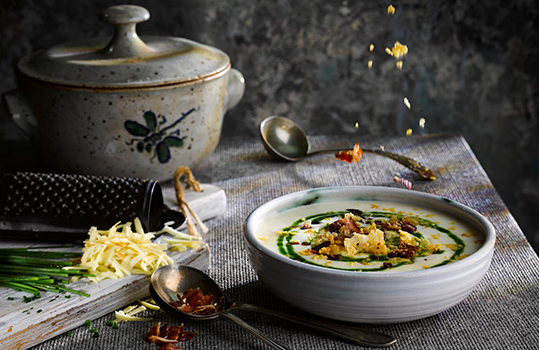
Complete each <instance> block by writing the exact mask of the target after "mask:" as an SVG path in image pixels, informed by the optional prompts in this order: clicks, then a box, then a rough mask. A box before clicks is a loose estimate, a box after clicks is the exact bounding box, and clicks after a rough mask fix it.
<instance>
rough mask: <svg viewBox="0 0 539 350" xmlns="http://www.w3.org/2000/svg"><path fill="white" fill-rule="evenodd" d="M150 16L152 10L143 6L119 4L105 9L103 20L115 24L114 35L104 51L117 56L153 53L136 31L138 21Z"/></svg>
mask: <svg viewBox="0 0 539 350" xmlns="http://www.w3.org/2000/svg"><path fill="white" fill-rule="evenodd" d="M149 18H150V12H148V10H146V9H145V8H144V7H141V6H135V5H117V6H112V7H109V8H107V9H105V10H103V12H102V13H101V20H102V21H104V22H107V23H111V24H114V26H115V31H114V37H113V38H112V40H111V41H110V42H109V44H108V45H107V46H106V47H105V48H104V49H103V51H104V52H105V53H106V54H107V55H109V56H112V57H117V58H136V57H145V56H149V55H151V54H152V50H151V49H150V48H149V47H148V46H147V45H146V44H145V43H144V41H142V39H140V38H139V36H138V35H137V31H136V25H137V23H140V22H144V21H147V20H148V19H149Z"/></svg>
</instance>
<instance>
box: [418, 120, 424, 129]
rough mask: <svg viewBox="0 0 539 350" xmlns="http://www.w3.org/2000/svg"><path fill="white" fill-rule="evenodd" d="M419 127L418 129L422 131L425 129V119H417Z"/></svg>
mask: <svg viewBox="0 0 539 350" xmlns="http://www.w3.org/2000/svg"><path fill="white" fill-rule="evenodd" d="M419 127H420V128H421V129H424V128H425V118H421V119H419Z"/></svg>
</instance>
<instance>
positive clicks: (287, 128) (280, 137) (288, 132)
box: [260, 116, 311, 162]
mask: <svg viewBox="0 0 539 350" xmlns="http://www.w3.org/2000/svg"><path fill="white" fill-rule="evenodd" d="M260 136H261V137H262V142H263V144H264V147H265V148H266V150H267V151H268V152H269V153H270V154H271V155H273V156H274V157H277V158H280V159H284V160H288V161H291V162H294V161H298V160H300V159H303V158H305V157H306V156H307V154H308V153H309V151H310V149H311V147H310V144H309V141H308V140H307V136H306V135H305V133H304V132H303V130H302V129H301V128H300V127H299V126H298V125H297V124H296V123H294V122H293V121H292V120H290V119H288V118H284V117H279V116H272V117H268V118H266V119H264V120H263V121H262V123H260Z"/></svg>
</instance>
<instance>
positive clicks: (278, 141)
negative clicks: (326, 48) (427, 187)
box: [260, 116, 436, 180]
mask: <svg viewBox="0 0 539 350" xmlns="http://www.w3.org/2000/svg"><path fill="white" fill-rule="evenodd" d="M260 136H261V137H262V143H263V144H264V148H265V149H266V150H267V151H268V153H269V154H270V155H272V156H273V157H275V158H277V159H279V160H285V161H289V162H296V161H299V160H302V159H304V158H307V157H310V156H315V155H319V154H328V153H337V152H339V151H342V149H325V150H318V151H314V152H311V146H310V144H309V140H308V138H307V135H306V134H305V133H304V132H303V130H302V129H301V128H300V127H299V125H297V124H296V123H294V122H293V121H292V120H290V119H288V118H285V117H281V116H271V117H268V118H266V119H264V120H263V121H262V122H261V123H260ZM361 150H362V152H364V153H372V154H377V155H379V156H382V157H386V158H389V159H392V160H394V161H396V162H398V163H400V164H401V165H404V166H405V167H407V168H408V169H410V170H412V171H414V172H416V173H417V174H419V176H421V177H422V178H423V179H426V180H435V179H436V177H435V176H434V174H433V173H432V171H431V170H430V169H429V168H427V167H426V166H424V165H422V164H421V163H419V162H418V161H416V160H414V159H412V158H409V157H406V156H403V155H401V154H396V153H392V152H387V151H384V150H382V149H368V148H361Z"/></svg>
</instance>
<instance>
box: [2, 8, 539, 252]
mask: <svg viewBox="0 0 539 350" xmlns="http://www.w3.org/2000/svg"><path fill="white" fill-rule="evenodd" d="M120 3H134V4H138V5H142V6H144V7H146V8H147V9H148V10H150V12H151V14H152V17H151V18H150V20H149V21H148V22H146V23H143V24H140V25H139V26H138V32H139V34H141V35H144V34H147V35H164V36H181V37H186V38H189V39H193V40H196V41H199V42H202V43H206V44H209V45H212V46H216V47H218V48H220V49H222V50H223V51H225V52H227V53H228V54H229V56H230V57H231V60H232V63H233V65H234V66H235V67H236V68H238V69H239V70H240V71H242V72H243V74H244V75H245V77H246V80H247V88H246V93H245V97H244V99H243V100H242V102H241V103H240V105H239V106H238V107H236V108H235V109H234V110H232V111H231V112H230V113H229V114H228V115H227V117H226V120H225V123H224V131H223V137H233V136H235V135H256V134H257V126H258V123H259V122H260V121H261V120H262V119H263V118H264V117H266V116H269V115H272V114H281V115H286V116H288V117H291V118H293V119H294V120H296V122H298V123H299V124H300V125H302V127H303V128H304V129H305V130H307V131H308V132H309V133H310V134H321V133H333V134H335V135H338V134H340V133H356V134H357V136H358V140H359V141H361V137H362V135H368V134H370V135H382V134H384V135H385V134H389V135H404V134H405V132H406V130H407V129H408V128H411V129H412V130H413V132H414V133H415V134H421V133H423V134H428V133H440V132H452V133H459V134H462V135H464V136H465V137H466V139H467V141H468V142H469V143H470V145H471V147H472V149H473V151H474V152H475V154H476V155H477V157H478V158H479V160H480V161H481V163H482V165H483V166H484V168H485V169H486V171H487V173H488V174H489V176H490V178H491V179H492V181H493V183H494V185H495V186H496V188H497V190H498V191H499V193H500V194H501V196H502V197H503V199H504V201H505V202H506V204H507V205H508V206H509V209H510V210H511V212H512V213H513V215H514V216H515V217H516V219H517V221H518V222H519V224H520V225H521V227H522V228H523V230H524V232H525V233H526V235H527V236H528V238H529V239H530V241H531V242H532V244H533V245H534V247H535V248H536V250H537V249H538V247H539V229H538V225H537V224H535V220H536V217H537V215H538V214H539V209H538V208H539V141H538V140H539V115H538V113H539V112H538V102H539V79H538V78H539V68H538V66H537V64H538V62H539V45H538V44H539V30H538V29H539V28H538V24H537V23H539V5H538V4H537V2H536V1H534V0H520V1H502V0H491V1H486V0H483V1H465V0H456V1H443V0H425V1H419V0H408V1H394V2H393V5H394V6H395V7H396V9H397V11H396V13H395V15H394V16H389V15H387V13H386V9H387V5H388V4H389V2H388V3H385V2H381V1H352V0H349V1H328V0H289V1H285V0H275V1H262V0H258V1H254V0H228V1H224V0H160V1H159V0H154V1H151V0H140V1H122V0H117V1H109V0H97V1H73V0H56V1H55V0H34V1H32V0H1V1H0V4H1V5H0V52H1V61H0V76H1V77H2V79H1V80H0V91H6V90H9V89H12V88H15V87H16V81H15V78H14V74H13V65H14V64H15V62H16V61H17V60H18V59H19V58H20V57H22V56H24V55H27V54H29V53H31V52H34V51H36V50H38V49H44V48H47V47H50V46H51V45H54V44H57V43H61V42H65V41H70V40H77V39H82V38H87V37H94V36H108V35H111V33H112V28H111V27H110V26H109V25H107V24H105V23H102V22H99V20H98V16H99V13H100V11H101V10H102V9H104V8H106V7H108V6H110V5H115V4H120ZM534 22H535V24H534ZM395 41H400V42H401V43H404V44H406V45H407V46H408V47H409V53H408V55H407V56H406V58H405V59H404V66H403V69H402V70H398V69H396V68H395V60H394V59H393V58H391V57H389V56H388V55H387V54H386V53H385V52H384V49H385V47H391V46H392V45H393V43H394V42H395ZM370 44H374V45H375V50H374V51H373V52H370V51H369V45H370ZM369 60H373V68H372V69H370V70H369V69H368V68H367V62H368V61H369ZM405 96H406V97H407V98H408V99H409V100H410V102H411V104H412V109H411V110H408V109H407V108H406V107H405V106H404V104H403V98H404V97H405ZM0 113H1V114H0V120H1V121H0V125H1V127H2V129H1V131H0V138H3V139H8V140H14V139H17V138H22V137H23V136H22V134H21V133H20V132H19V131H18V130H16V128H15V127H14V126H13V125H12V123H11V122H10V121H8V117H7V115H6V112H5V111H3V110H2V112H0ZM420 118H425V120H426V123H425V127H424V129H423V128H420V127H419V125H418V121H419V119H420ZM356 122H358V123H359V128H357V129H356V128H355V127H354V125H355V123H356ZM13 151H14V150H13V149H11V150H9V151H8V150H3V151H1V152H4V153H1V152H0V155H1V154H6V153H5V152H13ZM15 151H19V149H17V148H16V149H15ZM20 164H21V166H22V167H24V160H21V163H20Z"/></svg>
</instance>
